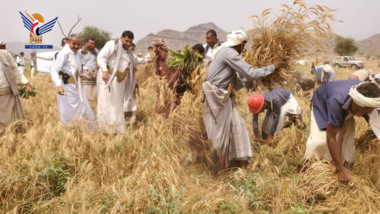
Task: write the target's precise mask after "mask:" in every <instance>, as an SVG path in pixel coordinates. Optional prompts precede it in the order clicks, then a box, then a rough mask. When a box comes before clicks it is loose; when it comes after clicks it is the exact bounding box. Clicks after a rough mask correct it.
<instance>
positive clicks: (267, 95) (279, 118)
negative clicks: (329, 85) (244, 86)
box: [248, 87, 302, 143]
mask: <svg viewBox="0 0 380 214" xmlns="http://www.w3.org/2000/svg"><path fill="white" fill-rule="evenodd" d="M248 106H249V111H250V112H251V113H252V114H253V117H252V125H253V132H254V133H255V136H256V139H261V138H262V139H263V140H266V141H267V142H268V143H271V142H272V138H273V136H274V134H275V132H277V131H280V130H281V129H283V128H285V127H288V126H290V125H291V124H293V123H294V124H297V123H298V121H297V120H299V121H300V122H299V124H302V114H301V108H300V107H299V105H298V102H297V100H296V99H295V98H294V96H293V94H292V92H291V91H290V90H287V89H284V88H282V87H277V88H274V89H273V90H272V91H266V92H264V93H263V94H252V95H251V96H250V97H249V100H248ZM265 110H266V114H265V119H264V121H263V125H262V127H261V129H262V132H261V133H262V134H260V132H259V124H258V119H259V114H260V113H261V112H264V111H265Z"/></svg>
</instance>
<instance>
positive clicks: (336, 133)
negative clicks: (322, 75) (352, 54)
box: [305, 80, 380, 182]
mask: <svg viewBox="0 0 380 214" xmlns="http://www.w3.org/2000/svg"><path fill="white" fill-rule="evenodd" d="M379 107H380V88H379V86H378V85H377V84H375V83H369V82H362V83H361V82H360V81H351V80H340V81H336V82H331V83H326V84H323V85H321V86H320V87H319V88H318V89H317V90H316V91H315V93H314V95H313V98H312V110H311V120H310V135H309V138H308V140H307V142H306V151H305V159H306V162H308V160H310V159H317V160H327V161H332V162H333V164H334V166H335V167H336V169H337V175H338V179H339V181H341V182H348V181H349V180H350V179H351V175H352V172H351V171H350V170H348V169H347V168H346V166H350V165H352V163H353V161H354V157H355V143H354V137H355V121H354V118H353V115H356V116H364V115H368V116H369V124H370V125H371V128H372V129H373V131H374V132H375V134H376V136H377V137H380V129H379V126H380V124H379V115H378V112H377V111H376V110H375V109H376V108H379ZM306 166H307V165H306Z"/></svg>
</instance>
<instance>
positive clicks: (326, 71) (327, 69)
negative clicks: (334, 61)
mask: <svg viewBox="0 0 380 214" xmlns="http://www.w3.org/2000/svg"><path fill="white" fill-rule="evenodd" d="M331 71H333V69H332V68H331V66H330V65H324V66H323V67H322V73H321V81H322V82H323V81H324V80H323V77H324V76H325V73H326V74H328V73H330V72H331ZM326 82H328V80H326Z"/></svg>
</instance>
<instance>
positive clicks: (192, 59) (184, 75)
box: [169, 45, 203, 91]
mask: <svg viewBox="0 0 380 214" xmlns="http://www.w3.org/2000/svg"><path fill="white" fill-rule="evenodd" d="M169 51H170V53H171V54H172V56H171V57H170V58H169V65H170V66H174V67H176V68H177V69H178V70H179V71H180V76H181V77H180V78H181V79H182V81H183V82H184V83H185V84H186V88H187V90H190V91H192V90H193V88H194V87H195V84H197V82H198V80H197V79H196V78H197V77H199V64H200V63H201V62H202V60H203V57H202V56H201V55H200V54H198V53H196V52H195V51H193V50H190V49H189V45H186V46H185V49H184V51H183V53H178V52H175V51H173V50H169Z"/></svg>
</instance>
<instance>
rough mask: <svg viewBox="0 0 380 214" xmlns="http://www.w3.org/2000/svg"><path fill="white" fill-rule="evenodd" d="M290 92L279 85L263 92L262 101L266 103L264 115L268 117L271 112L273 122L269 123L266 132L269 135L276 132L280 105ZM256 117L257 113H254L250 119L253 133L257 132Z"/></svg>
mask: <svg viewBox="0 0 380 214" xmlns="http://www.w3.org/2000/svg"><path fill="white" fill-rule="evenodd" d="M290 94H291V92H290V90H287V89H284V88H281V87H278V88H274V89H273V90H272V91H266V92H264V93H263V97H264V101H265V103H267V104H268V105H266V106H267V107H266V110H267V111H266V114H265V117H270V116H271V114H273V122H272V123H271V127H270V129H269V130H270V131H269V133H267V134H269V135H270V136H273V135H274V133H275V132H276V129H277V125H278V121H279V120H280V115H281V107H282V106H283V105H285V103H286V102H288V100H289V96H290ZM258 119H259V114H254V115H253V119H252V125H253V131H254V132H255V134H258V133H259V127H258Z"/></svg>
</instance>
